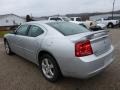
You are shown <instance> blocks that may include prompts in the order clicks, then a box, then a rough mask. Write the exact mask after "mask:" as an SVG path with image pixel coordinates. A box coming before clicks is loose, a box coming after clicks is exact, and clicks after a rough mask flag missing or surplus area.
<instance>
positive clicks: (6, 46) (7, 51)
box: [4, 40, 12, 55]
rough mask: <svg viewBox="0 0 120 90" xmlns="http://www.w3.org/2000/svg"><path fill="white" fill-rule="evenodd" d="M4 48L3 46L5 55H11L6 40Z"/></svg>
mask: <svg viewBox="0 0 120 90" xmlns="http://www.w3.org/2000/svg"><path fill="white" fill-rule="evenodd" d="M4 46H5V52H6V54H7V55H11V54H12V51H11V49H10V46H9V43H8V41H7V40H5V41H4Z"/></svg>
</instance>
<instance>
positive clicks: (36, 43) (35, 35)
mask: <svg viewBox="0 0 120 90" xmlns="http://www.w3.org/2000/svg"><path fill="white" fill-rule="evenodd" d="M44 35H45V34H44V30H43V29H42V28H41V27H40V26H36V25H31V26H30V28H29V32H28V36H27V37H26V38H25V39H24V40H25V43H24V48H25V56H26V58H27V59H29V60H30V61H32V62H34V63H35V62H36V58H37V51H38V49H40V45H41V43H42V40H43V38H44Z"/></svg>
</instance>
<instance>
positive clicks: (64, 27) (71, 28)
mask: <svg viewBox="0 0 120 90" xmlns="http://www.w3.org/2000/svg"><path fill="white" fill-rule="evenodd" d="M47 24H48V25H49V26H51V27H53V28H55V29H56V30H58V31H59V32H61V33H62V34H63V35H65V36H68V35H74V34H79V33H83V32H89V30H88V29H86V28H84V27H83V26H80V25H77V24H74V23H70V22H51V23H47Z"/></svg>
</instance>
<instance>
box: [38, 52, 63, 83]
mask: <svg viewBox="0 0 120 90" xmlns="http://www.w3.org/2000/svg"><path fill="white" fill-rule="evenodd" d="M39 66H40V70H41V72H42V75H43V76H44V77H45V79H46V80H48V81H50V82H56V81H58V80H59V79H60V78H61V72H60V69H59V67H58V64H57V63H56V61H55V59H54V58H53V57H52V56H51V55H49V54H44V55H42V56H41V57H40V62H39Z"/></svg>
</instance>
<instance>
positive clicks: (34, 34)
mask: <svg viewBox="0 0 120 90" xmlns="http://www.w3.org/2000/svg"><path fill="white" fill-rule="evenodd" d="M42 33H43V30H42V29H41V28H40V27H38V26H31V27H30V29H29V32H28V36H30V37H37V36H39V35H41V34H42Z"/></svg>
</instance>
